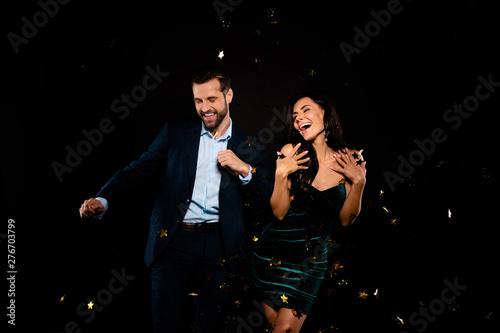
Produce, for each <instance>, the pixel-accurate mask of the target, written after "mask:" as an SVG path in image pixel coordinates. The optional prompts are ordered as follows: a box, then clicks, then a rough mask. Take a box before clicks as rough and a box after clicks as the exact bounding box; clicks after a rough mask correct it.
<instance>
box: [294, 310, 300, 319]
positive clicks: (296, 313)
mask: <svg viewBox="0 0 500 333" xmlns="http://www.w3.org/2000/svg"><path fill="white" fill-rule="evenodd" d="M292 314H293V315H294V316H295V317H297V318H298V319H300V317H302V313H300V312H299V311H295V310H294V309H292Z"/></svg>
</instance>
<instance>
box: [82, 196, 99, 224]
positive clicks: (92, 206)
mask: <svg viewBox="0 0 500 333" xmlns="http://www.w3.org/2000/svg"><path fill="white" fill-rule="evenodd" d="M103 212H104V206H103V205H102V202H100V201H99V200H97V199H94V198H90V199H88V200H85V201H84V202H83V204H82V206H81V207H80V217H81V218H82V219H83V218H88V217H92V216H96V215H99V214H101V213H103Z"/></svg>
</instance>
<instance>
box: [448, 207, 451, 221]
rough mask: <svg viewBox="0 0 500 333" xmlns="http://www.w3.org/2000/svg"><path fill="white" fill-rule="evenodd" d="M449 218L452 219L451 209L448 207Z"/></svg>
mask: <svg viewBox="0 0 500 333" xmlns="http://www.w3.org/2000/svg"><path fill="white" fill-rule="evenodd" d="M448 218H449V219H451V209H449V208H448Z"/></svg>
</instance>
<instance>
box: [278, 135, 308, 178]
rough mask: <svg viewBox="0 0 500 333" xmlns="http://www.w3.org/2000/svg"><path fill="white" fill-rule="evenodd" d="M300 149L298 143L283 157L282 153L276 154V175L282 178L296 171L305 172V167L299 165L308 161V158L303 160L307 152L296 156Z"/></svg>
mask: <svg viewBox="0 0 500 333" xmlns="http://www.w3.org/2000/svg"><path fill="white" fill-rule="evenodd" d="M299 148H300V143H298V144H297V145H296V146H295V147H293V148H292V149H291V150H290V151H289V152H287V153H288V155H286V156H285V154H284V153H282V152H278V159H277V160H276V175H281V176H282V177H288V175H290V174H292V173H294V172H295V171H297V170H305V169H307V167H306V166H303V165H301V164H303V163H306V162H307V161H309V157H306V158H303V157H304V156H305V155H306V154H307V153H308V151H307V150H306V151H304V152H302V153H300V154H297V150H299Z"/></svg>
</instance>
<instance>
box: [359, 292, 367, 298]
mask: <svg viewBox="0 0 500 333" xmlns="http://www.w3.org/2000/svg"><path fill="white" fill-rule="evenodd" d="M358 297H359V298H367V297H368V294H367V293H365V292H364V291H360V292H359V296H358Z"/></svg>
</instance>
